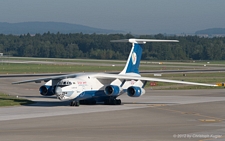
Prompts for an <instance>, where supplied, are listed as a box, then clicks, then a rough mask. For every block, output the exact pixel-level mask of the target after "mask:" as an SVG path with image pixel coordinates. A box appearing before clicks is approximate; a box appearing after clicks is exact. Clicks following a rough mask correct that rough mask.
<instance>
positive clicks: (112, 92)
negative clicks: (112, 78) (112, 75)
mask: <svg viewBox="0 0 225 141" xmlns="http://www.w3.org/2000/svg"><path fill="white" fill-rule="evenodd" d="M104 92H105V94H106V95H108V96H118V95H119V94H120V92H121V88H120V87H119V86H116V85H108V86H106V87H105V90H104Z"/></svg>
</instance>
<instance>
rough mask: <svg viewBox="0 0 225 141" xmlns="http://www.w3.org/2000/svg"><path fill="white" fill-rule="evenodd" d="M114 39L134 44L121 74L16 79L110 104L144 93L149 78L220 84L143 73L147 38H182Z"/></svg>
mask: <svg viewBox="0 0 225 141" xmlns="http://www.w3.org/2000/svg"><path fill="white" fill-rule="evenodd" d="M111 42H129V43H131V44H132V48H131V51H130V54H129V57H128V59H127V62H126V65H125V67H124V69H123V70H122V71H121V72H120V73H119V74H107V73H76V74H66V75H59V76H52V77H51V76H50V77H45V78H39V79H33V80H25V81H18V82H13V83H12V84H21V83H29V82H35V83H41V81H44V82H46V83H45V84H44V85H42V86H41V87H40V88H39V91H40V94H41V95H43V96H52V95H55V96H56V97H57V99H59V100H70V101H71V102H70V106H79V105H80V104H96V103H104V104H106V105H120V104H121V100H120V99H117V97H119V96H120V95H122V94H124V93H127V95H128V96H130V97H140V96H142V95H144V94H145V89H144V87H145V85H146V83H147V82H148V81H154V82H168V83H178V84H189V85H201V86H218V85H214V84H205V83H196V82H187V81H178V80H169V79H160V78H150V77H142V76H141V75H140V73H139V65H140V60H141V55H142V46H143V45H144V44H146V43H147V42H179V41H178V40H157V39H135V38H131V39H121V40H112V41H111Z"/></svg>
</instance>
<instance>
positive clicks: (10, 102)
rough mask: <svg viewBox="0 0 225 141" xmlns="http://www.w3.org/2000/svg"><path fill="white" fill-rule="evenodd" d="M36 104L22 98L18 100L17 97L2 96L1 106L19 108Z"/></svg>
mask: <svg viewBox="0 0 225 141" xmlns="http://www.w3.org/2000/svg"><path fill="white" fill-rule="evenodd" d="M32 103H34V102H32V101H30V100H27V99H22V98H17V97H15V96H9V95H6V94H0V106H1V107H2V106H18V105H27V104H32Z"/></svg>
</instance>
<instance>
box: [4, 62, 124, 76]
mask: <svg viewBox="0 0 225 141" xmlns="http://www.w3.org/2000/svg"><path fill="white" fill-rule="evenodd" d="M122 68H123V67H121V66H114V67H113V66H91V65H66V64H61V65H59V64H15V63H7V64H1V65H0V74H34V73H69V72H110V71H121V70H122Z"/></svg>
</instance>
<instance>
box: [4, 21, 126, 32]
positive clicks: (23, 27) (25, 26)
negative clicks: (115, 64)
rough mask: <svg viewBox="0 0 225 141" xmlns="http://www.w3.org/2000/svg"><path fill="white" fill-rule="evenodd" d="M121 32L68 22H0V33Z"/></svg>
mask: <svg viewBox="0 0 225 141" xmlns="http://www.w3.org/2000/svg"><path fill="white" fill-rule="evenodd" d="M48 31H49V32H51V33H57V32H60V33H81V32H82V33H87V34H92V33H102V34H109V33H122V32H123V31H116V30H107V29H100V28H93V27H88V26H83V25H79V24H68V23H61V22H22V23H6V22H0V34H15V35H20V34H27V33H30V34H36V33H40V34H43V33H47V32H48Z"/></svg>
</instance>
